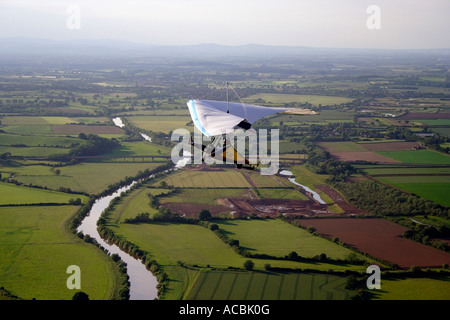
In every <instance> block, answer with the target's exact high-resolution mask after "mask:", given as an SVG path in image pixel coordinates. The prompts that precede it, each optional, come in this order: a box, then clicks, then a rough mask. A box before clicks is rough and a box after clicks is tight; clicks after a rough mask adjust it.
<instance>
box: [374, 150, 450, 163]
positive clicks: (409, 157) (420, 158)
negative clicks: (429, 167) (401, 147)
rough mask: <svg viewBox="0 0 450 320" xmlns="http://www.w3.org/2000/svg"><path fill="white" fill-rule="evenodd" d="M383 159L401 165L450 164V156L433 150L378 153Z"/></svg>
mask: <svg viewBox="0 0 450 320" xmlns="http://www.w3.org/2000/svg"><path fill="white" fill-rule="evenodd" d="M378 153H379V154H381V155H382V156H385V157H389V158H392V159H394V160H397V161H400V162H403V163H417V164H450V156H449V155H446V154H443V153H439V152H437V151H433V150H405V151H379V152H378Z"/></svg>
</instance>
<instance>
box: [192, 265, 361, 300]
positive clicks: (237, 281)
mask: <svg viewBox="0 0 450 320" xmlns="http://www.w3.org/2000/svg"><path fill="white" fill-rule="evenodd" d="M345 281H346V280H345V278H343V277H338V276H332V275H323V274H313V273H265V272H233V271H203V272H201V273H200V274H199V275H198V277H197V278H196V280H195V283H194V284H193V286H192V288H190V290H189V293H188V294H187V295H186V299H187V300H347V299H349V298H350V297H351V296H353V295H354V293H353V292H352V291H350V290H346V289H344V287H345Z"/></svg>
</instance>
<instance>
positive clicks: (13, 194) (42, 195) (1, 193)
mask: <svg viewBox="0 0 450 320" xmlns="http://www.w3.org/2000/svg"><path fill="white" fill-rule="evenodd" d="M75 198H80V199H81V200H82V201H83V202H85V201H86V197H85V196H81V195H77V194H67V193H62V192H56V191H50V190H43V189H37V188H27V187H22V186H16V185H14V184H11V183H3V182H0V205H14V204H38V203H65V204H68V203H69V200H70V199H75Z"/></svg>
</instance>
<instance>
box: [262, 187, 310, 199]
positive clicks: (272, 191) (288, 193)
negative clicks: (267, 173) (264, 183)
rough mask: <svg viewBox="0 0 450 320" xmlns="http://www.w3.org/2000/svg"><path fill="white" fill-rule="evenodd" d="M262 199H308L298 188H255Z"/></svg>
mask: <svg viewBox="0 0 450 320" xmlns="http://www.w3.org/2000/svg"><path fill="white" fill-rule="evenodd" d="M255 192H256V193H257V194H258V196H259V197H260V198H261V199H291V200H308V197H306V196H305V195H304V194H303V193H301V192H300V191H298V190H297V189H286V188H258V189H256V190H255Z"/></svg>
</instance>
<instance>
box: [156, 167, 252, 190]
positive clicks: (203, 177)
mask: <svg viewBox="0 0 450 320" xmlns="http://www.w3.org/2000/svg"><path fill="white" fill-rule="evenodd" d="M164 181H166V182H167V184H168V185H171V186H174V187H180V188H250V187H251V185H250V184H249V183H248V181H247V180H246V179H245V178H244V176H242V174H241V173H240V172H239V171H236V170H224V171H187V170H184V171H180V172H177V173H174V174H172V175H170V176H169V177H168V178H165V179H164Z"/></svg>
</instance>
